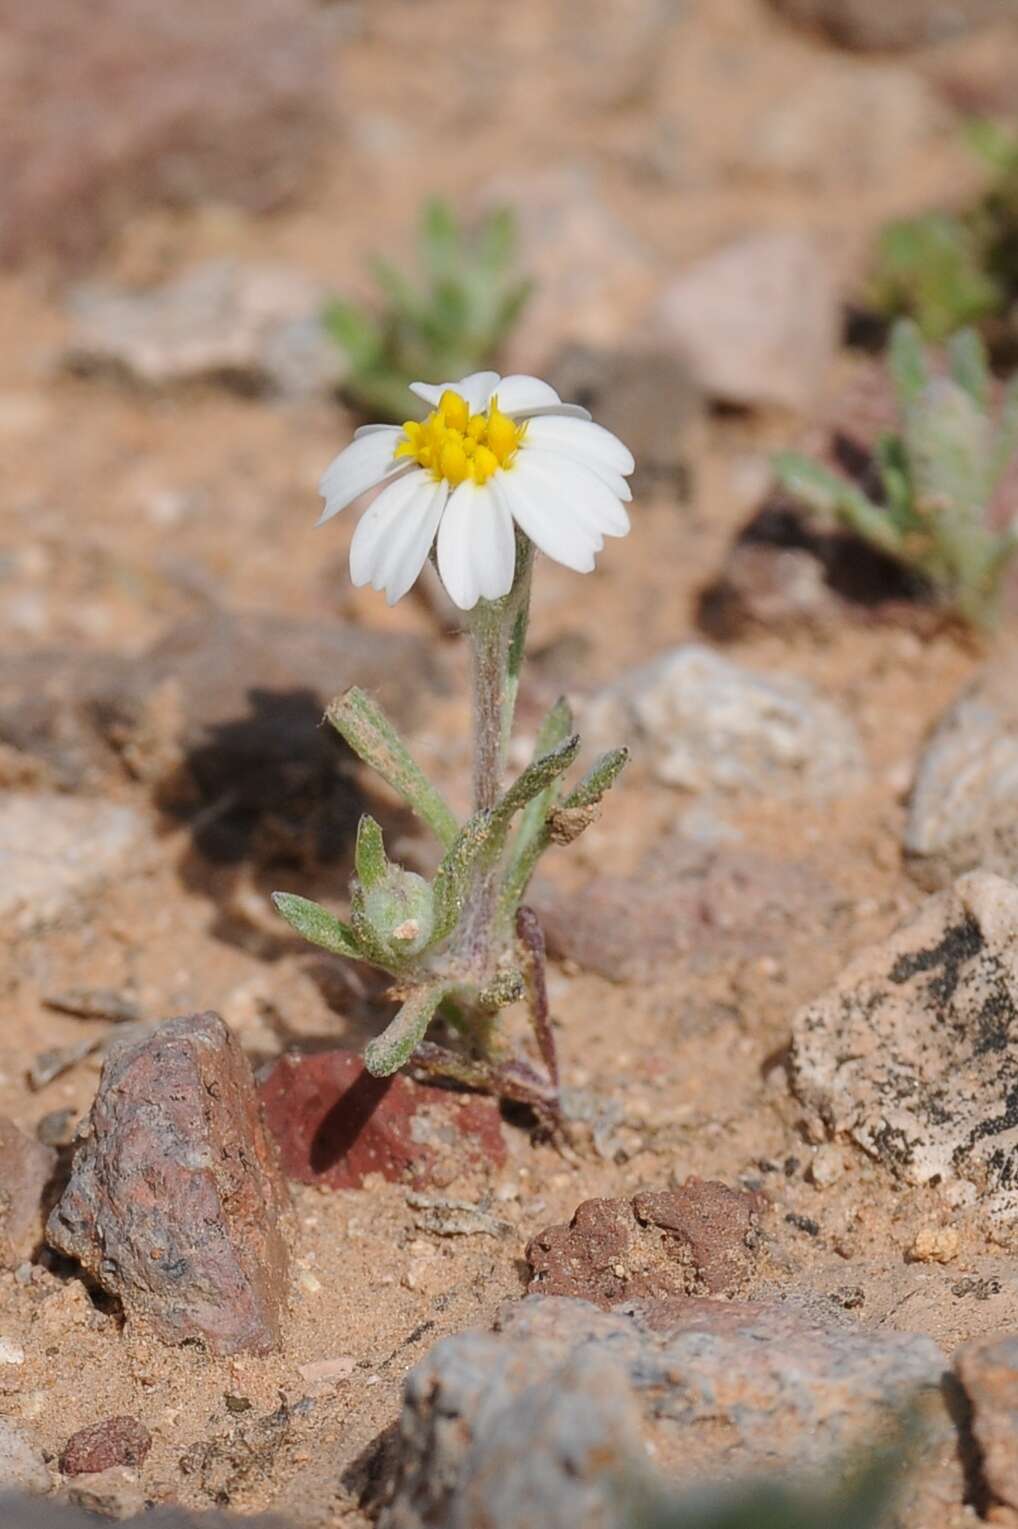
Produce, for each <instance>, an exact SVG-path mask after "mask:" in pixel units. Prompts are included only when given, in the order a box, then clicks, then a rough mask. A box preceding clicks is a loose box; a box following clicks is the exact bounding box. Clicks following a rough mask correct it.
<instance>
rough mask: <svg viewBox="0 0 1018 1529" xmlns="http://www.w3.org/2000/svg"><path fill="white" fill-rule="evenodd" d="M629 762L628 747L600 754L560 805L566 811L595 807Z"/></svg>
mask: <svg viewBox="0 0 1018 1529" xmlns="http://www.w3.org/2000/svg"><path fill="white" fill-rule="evenodd" d="M628 763H629V750H628V749H625V748H623V749H610V750H609V752H608V753H607V754H602V755H601V757H600V759H599V760H598V761H597V763H596V764H595V765H594V766H593V767H592V768H591V769H590V770H588V771H587V773H586V775H585V776H584V777H583V779H582V780H581V781H580V783H579V785H578V786H575V787H574V788H573V790H572V791H570V792H569V795H568V796H567V797H566V799H565V801H564V802H563V803H562V806H563V807H564V808H565V809H566V810H567V811H572V810H573V809H576V808H583V807H596V806H597V804H598V802H599V801H600V800H601V798H602V797H603V796H604V795H605V794H606V793H607V792H608V791H610V790H611V788H612V786H614V784H615V782H616V781H617V780H618V778H619V776H620V775H621V774H622V771H623V770H624V769H625V768H626V765H627V764H628Z"/></svg>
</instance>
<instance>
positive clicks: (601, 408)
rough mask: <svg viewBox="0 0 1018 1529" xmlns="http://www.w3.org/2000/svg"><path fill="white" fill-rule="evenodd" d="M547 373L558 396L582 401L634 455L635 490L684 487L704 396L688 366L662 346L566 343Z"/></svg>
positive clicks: (645, 490)
mask: <svg viewBox="0 0 1018 1529" xmlns="http://www.w3.org/2000/svg"><path fill="white" fill-rule="evenodd" d="M547 376H548V380H549V382H550V383H551V385H552V386H553V387H554V388H555V389H556V391H557V392H558V393H559V395H560V397H562V398H568V399H570V400H572V401H573V402H575V403H580V404H583V406H584V408H587V409H589V410H590V411H591V413H592V414H593V415H594V418H595V419H596V420H597V421H598V423H599V424H601V425H603V426H604V427H605V429H606V430H611V431H612V432H613V434H615V435H617V436H618V437H619V439H620V440H623V441H625V443H626V445H627V446H628V447H629V449H630V451H631V452H632V453H633V456H634V457H635V458H636V478H635V479H634V482H635V483H636V485H637V492H643V493H646V492H648V491H652V490H653V489H654V488H655V487H659V486H664V487H667V488H670V489H672V490H673V491H676V490H678V491H680V492H681V491H684V489H685V486H686V478H687V459H688V453H689V436H690V434H691V431H692V430H693V429H694V428H695V426H696V425H697V423H698V422H699V419H700V415H701V412H702V411H701V399H700V394H699V392H698V390H697V388H696V387H695V386H694V384H693V381H692V378H691V377H690V375H689V371H688V369H687V368H686V367H685V366H684V365H683V363H682V362H681V361H680V360H678V359H676V357H674V356H672V355H669V354H668V353H667V352H666V351H664V350H660V349H650V348H649V347H648V348H645V349H643V350H618V349H615V348H614V347H608V348H605V349H601V350H599V349H597V348H596V347H595V346H592V345H575V344H572V345H565V346H564V347H563V348H562V350H561V351H560V352H559V353H558V354H557V355H556V356H555V357H554V358H553V359H552V360H551V361H550V362H549V365H548V368H547Z"/></svg>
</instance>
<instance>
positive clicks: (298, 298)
mask: <svg viewBox="0 0 1018 1529" xmlns="http://www.w3.org/2000/svg"><path fill="white" fill-rule="evenodd" d="M325 298H326V293H325V290H324V288H322V287H321V286H320V285H319V284H318V283H317V282H314V281H312V280H311V279H310V278H309V277H306V276H304V275H303V274H302V273H301V272H299V271H293V270H288V269H287V268H285V267H277V266H262V265H241V264H240V263H239V262H237V261H235V260H210V261H206V262H204V263H203V264H201V265H198V266H194V267H192V268H191V269H189V270H187V271H185V272H184V273H183V274H182V275H180V276H178V277H176V278H175V279H174V280H172V281H170V282H168V283H166V284H165V285H164V286H160V287H156V288H154V289H152V290H148V291H131V290H129V289H124V288H122V287H113V286H109V285H107V284H100V283H89V284H87V285H82V286H79V287H77V288H75V289H74V290H73V291H72V293H71V299H70V306H71V315H72V319H73V322H74V329H73V332H72V336H71V340H70V344H69V347H68V350H67V354H66V361H67V364H68V366H69V367H70V368H71V369H72V370H73V371H76V372H83V373H92V372H103V373H112V374H113V375H115V376H117V377H120V378H122V379H124V380H126V381H129V382H132V383H135V384H137V385H139V386H141V387H145V388H156V389H158V388H169V387H174V386H180V385H181V384H186V383H193V382H219V383H225V384H227V385H228V386H231V387H234V388H237V389H239V390H240V391H242V392H244V393H260V392H273V393H279V394H283V395H285V396H288V397H302V396H305V397H306V396H310V395H311V394H313V393H315V392H321V393H325V394H329V393H332V392H334V391H335V389H336V387H337V385H338V384H339V382H340V380H341V378H342V373H343V366H342V352H341V351H340V350H339V348H338V347H337V346H336V345H334V344H333V343H332V342H331V341H330V340H329V338H328V335H327V334H326V333H325V329H324V326H323V325H322V323H321V320H320V314H321V311H322V309H323V307H324V304H325Z"/></svg>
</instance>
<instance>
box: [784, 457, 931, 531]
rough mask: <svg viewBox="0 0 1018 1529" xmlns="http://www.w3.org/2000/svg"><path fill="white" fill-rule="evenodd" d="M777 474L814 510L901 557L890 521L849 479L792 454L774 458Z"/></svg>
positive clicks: (785, 484) (896, 529)
mask: <svg viewBox="0 0 1018 1529" xmlns="http://www.w3.org/2000/svg"><path fill="white" fill-rule="evenodd" d="M774 471H775V474H776V476H777V478H778V481H779V482H780V483H781V484H782V485H783V487H785V488H786V489H788V491H789V493H792V494H795V495H796V497H797V498H799V499H801V500H802V501H803V503H804V504H807V505H809V506H810V508H811V509H814V510H816V511H818V512H819V513H820V514H822V515H829V516H836V517H837V518H838V519H839V520H841V521H843V522H844V524H845V525H847V526H849V527H850V528H851V529H852V530H853V531H855V532H856V534H857V535H858V536H862V537H863V538H864V539H865V540H866V541H868V542H872V544H873V545H874V546H875V547H879V548H880V550H881V552H886V553H887V554H888V556H889V557H896V558H901V557H902V555H903V547H902V541H901V536H900V534H899V531H898V528H897V527H896V526H895V524H894V522H893V520H892V519H891V517H890V516H889V515H888V514H887V513H886V511H885V510H883V509H881V507H880V506H879V505H876V504H873V503H872V501H871V500H869V499H867V497H866V495H865V494H864V493H863V492H862V491H861V490H860V489H858V488H856V487H855V485H854V484H853V483H850V482H849V481H848V479H847V478H842V477H841V476H840V475H839V474H838V473H834V472H830V471H829V470H828V469H827V468H826V467H823V466H821V464H820V463H819V462H812V461H810V459H809V458H808V457H803V456H799V455H798V454H797V453H795V452H791V451H786V452H780V453H779V454H778V456H776V457H775V458H774Z"/></svg>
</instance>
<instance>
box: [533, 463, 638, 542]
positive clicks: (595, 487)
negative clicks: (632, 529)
mask: <svg viewBox="0 0 1018 1529" xmlns="http://www.w3.org/2000/svg"><path fill="white" fill-rule="evenodd" d="M519 471H523V473H524V475H525V476H527V477H528V478H529V479H530V480H531V481H533V479H534V477H535V476H536V477H537V478H538V479H539V483H540V486H541V488H542V490H543V492H544V494H545V496H546V498H547V499H548V502H549V504H551V505H553V506H554V507H556V508H557V509H558V510H560V511H562V510H564V511H566V512H567V513H569V514H572V515H574V516H575V517H576V519H577V520H579V521H581V522H582V523H583V525H585V526H587V527H588V528H589V529H590V531H591V532H593V533H595V534H598V535H601V536H625V535H626V534H627V532H628V531H629V516H628V515H627V513H626V511H625V508H624V506H623V505H622V503H621V502H620V498H621V496H620V495H619V494H618V493H617V492H616V491H615V489H614V488H613V487H612V485H611V483H608V482H606V481H605V479H604V478H603V477H602V475H601V474H600V473H599V472H597V471H596V470H595V469H594V468H593V467H588V466H587V464H586V463H585V462H577V461H576V459H575V458H574V457H569V456H565V455H563V454H562V453H561V452H557V451H538V450H536V449H535V448H534V447H531V448H530V449H529V450H528V451H526V452H523V451H521V452H520V455H519V458H518V459H517V463H516V465H515V466H514V467H512V468H511V469H510V475H511V474H512V473H515V472H519ZM618 481H619V482H620V483H621V484H622V487H623V488H624V489H627V490H628V484H626V483H625V481H624V479H621V478H620V479H619V480H618Z"/></svg>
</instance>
